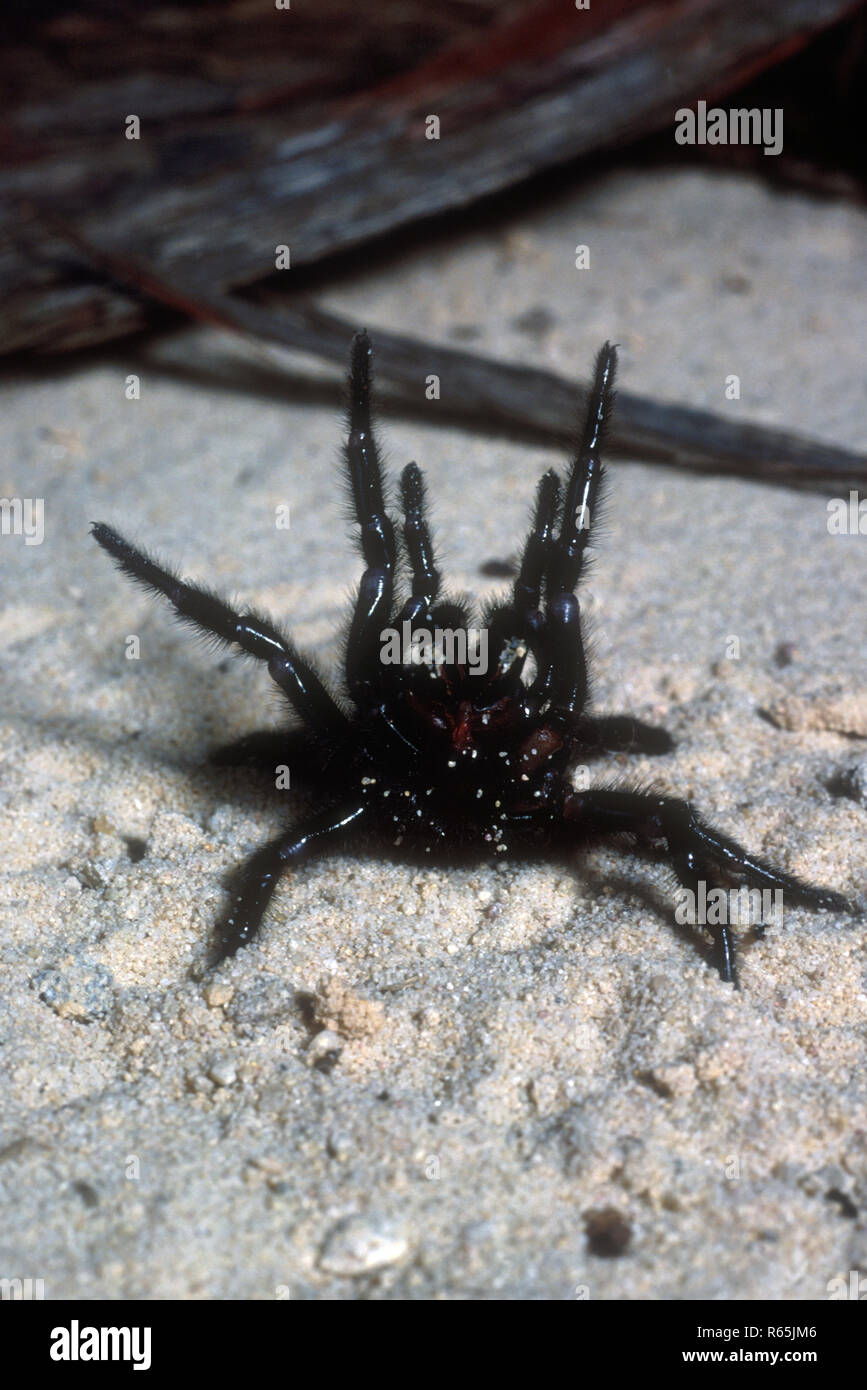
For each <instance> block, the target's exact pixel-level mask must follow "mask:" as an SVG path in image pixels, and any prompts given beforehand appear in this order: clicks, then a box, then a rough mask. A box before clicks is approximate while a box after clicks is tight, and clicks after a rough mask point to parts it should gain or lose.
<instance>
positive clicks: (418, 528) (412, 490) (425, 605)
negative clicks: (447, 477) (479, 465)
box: [399, 463, 441, 623]
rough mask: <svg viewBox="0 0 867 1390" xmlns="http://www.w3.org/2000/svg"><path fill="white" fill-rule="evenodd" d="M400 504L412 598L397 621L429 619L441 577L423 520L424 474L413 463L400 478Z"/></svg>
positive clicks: (424, 513)
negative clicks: (410, 576)
mask: <svg viewBox="0 0 867 1390" xmlns="http://www.w3.org/2000/svg"><path fill="white" fill-rule="evenodd" d="M400 494H401V500H402V502H403V514H404V523H403V538H404V544H405V546H406V553H407V556H408V558H409V563H410V568H411V571H412V597H411V598H410V599H409V600H408V601H407V602H406V603H405V604H404V606H403V609H402V610H401V614H400V619H399V621H400V622H404V621H406V620H408V621H409V622H411V623H414V622H416V621H417V620H420V621H422V622H424V623H427V621H428V620H429V619H430V610H431V606H432V604H433V603H434V600H435V599H436V598H438V597H439V592H440V584H441V576H440V571H439V569H438V567H437V562H436V556H435V554H434V548H433V541H432V539H431V533H430V527H429V525H428V520H427V507H426V498H425V486H424V475H423V474H422V471H421V469H420V468H419V466H418V464H417V463H408V464H407V466H406V468H405V469H404V470H403V472H402V474H401V475H400Z"/></svg>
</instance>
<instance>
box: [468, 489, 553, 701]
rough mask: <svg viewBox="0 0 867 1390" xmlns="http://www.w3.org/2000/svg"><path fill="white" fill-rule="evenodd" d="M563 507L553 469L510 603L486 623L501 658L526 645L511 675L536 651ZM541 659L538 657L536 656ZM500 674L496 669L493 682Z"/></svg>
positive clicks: (538, 501) (539, 493)
mask: <svg viewBox="0 0 867 1390" xmlns="http://www.w3.org/2000/svg"><path fill="white" fill-rule="evenodd" d="M559 503H560V479H559V478H558V476H557V474H556V473H555V472H554V470H553V468H551V469H549V470H548V472H547V473H545V474H544V475H543V477H542V478H541V479H540V481H539V486H538V488H537V489H536V503H535V507H534V510H533V520H532V522H531V524H530V532H529V535H528V536H527V539H526V541H525V542H524V550H523V554H522V556H521V563H520V567H519V569H518V574H517V577H516V579H515V583H514V585H513V587H512V595H511V600H510V601H509V602H506V603H502V604H498V605H497V606H495V607H493V608H491V609H489V611H488V614H487V618H486V622H487V626H488V630H489V641H490V646H491V651H492V652H494V653H496V654H497V656H500V655H501V654H502V653H503V651H504V648H505V647H506V644H507V643H509V642H510V641H513V642H514V641H517V642H518V643H523V644H524V646H525V647H526V650H525V651H523V652H522V653H519V652H515V653H514V654H513V659H512V661H511V663H510V665H509V667H508V672H509V675H514V677H515V678H518V677H520V674H521V671H522V670H523V668H524V663H525V661H526V659H527V652H528V651H529V650H530V649H534V650H535V646H536V639H537V637H538V634H539V631H540V629H541V627H542V624H543V617H542V613H541V611H540V604H541V602H542V584H543V581H544V578H545V571H546V569H547V566H548V560H549V551H550V546H551V539H552V536H553V532H554V523H555V521H556V519H557V509H558V507H559ZM536 654H537V656H538V653H536ZM497 676H498V671H497V669H496V668H495V669H494V672H493V675H492V680H493V681H495V680H496V679H497Z"/></svg>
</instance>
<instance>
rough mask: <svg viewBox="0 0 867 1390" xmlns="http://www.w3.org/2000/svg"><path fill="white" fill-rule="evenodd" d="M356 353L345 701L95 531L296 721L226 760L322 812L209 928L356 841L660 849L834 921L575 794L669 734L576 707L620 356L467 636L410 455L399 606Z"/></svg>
mask: <svg viewBox="0 0 867 1390" xmlns="http://www.w3.org/2000/svg"><path fill="white" fill-rule="evenodd" d="M370 355H371V349H370V343H369V340H368V338H367V335H366V334H365V333H359V334H358V335H357V336H356V338H355V340H354V342H353V345H352V357H351V369H350V380H349V398H350V409H349V438H348V440H347V444H346V462H347V467H348V474H349V481H350V487H351V493H352V504H353V511H354V515H355V518H356V520H357V522H358V525H359V527H360V544H361V552H362V556H363V559H364V565H365V568H364V572H363V574H362V577H361V583H360V585H359V590H358V595H357V599H356V602H355V607H354V611H353V615H352V619H351V623H350V627H349V634H348V638H347V642H346V656H345V686H346V691H345V694H346V697H348V698H347V699H346V700H338V699H337V698H336V697H335V696H334V695H333V694H332V693H331V692H330V691H329V690H328V688H327V686H326V684H325V683H324V681H323V680H322V678H321V677H320V676H319V674H318V673H317V672H316V670H315V668H314V666H313V665H312V664H311V662H310V661H309V660H308V659H307V658H306V657H304V656H302V654H301V653H300V652H299V651H298V650H297V648H296V647H295V646H294V644H293V643H292V642H291V641H290V640H289V639H288V638H286V637H284V636H283V635H282V634H281V633H280V632H279V631H278V629H277V628H276V627H275V626H274V625H273V624H272V623H271V622H269V621H268V620H267V619H266V618H263V617H261V616H259V615H258V614H256V613H252V612H244V613H236V612H234V611H233V610H232V609H231V608H229V607H228V606H227V605H226V604H225V603H224V602H223V601H222V600H221V599H219V598H217V597H216V596H215V595H214V594H212V593H210V592H209V591H207V590H206V589H203V588H201V587H199V586H196V585H192V584H188V583H186V582H185V581H183V580H181V579H179V578H178V577H177V576H176V575H174V574H172V573H171V572H170V571H168V570H165V569H163V568H161V567H160V566H159V565H157V564H156V562H155V561H154V560H153V559H151V558H150V557H149V556H148V555H146V554H144V553H143V552H142V551H140V550H137V549H136V548H135V547H134V546H132V545H130V544H129V542H128V541H126V540H124V539H123V537H122V536H120V535H118V533H117V532H116V531H114V530H112V528H111V527H109V526H105V525H103V524H102V523H99V524H97V525H95V526H94V527H93V534H94V536H95V538H96V540H97V541H98V542H99V543H100V545H101V546H103V547H104V548H105V549H106V550H107V551H108V552H109V554H110V555H111V556H112V558H113V559H114V560H115V561H116V562H117V564H118V565H119V566H120V568H121V569H122V570H123V571H124V572H125V573H126V574H128V575H130V577H131V578H133V579H134V580H137V581H138V582H140V583H141V584H143V585H144V586H145V587H146V588H148V589H152V590H156V591H157V592H159V593H161V594H163V595H164V596H165V597H166V598H167V599H168V600H169V602H170V603H171V604H172V606H173V607H174V609H175V612H176V614H177V615H178V617H180V618H181V619H183V620H185V621H187V622H190V623H192V624H193V625H194V626H196V627H198V628H200V629H203V630H204V631H205V632H207V633H210V634H212V635H213V636H216V637H217V638H219V639H220V640H222V641H223V642H225V643H227V644H234V645H236V646H237V647H239V648H240V649H241V650H242V651H244V652H246V653H248V654H249V655H251V656H254V657H258V658H259V659H260V660H262V661H264V662H266V664H267V666H268V671H269V673H270V675H271V676H272V678H273V680H274V681H275V682H276V683H277V685H278V686H279V688H280V689H281V691H282V692H283V694H284V695H285V696H286V698H287V700H288V702H289V705H290V706H291V708H292V710H293V711H294V713H295V714H296V715H297V716H299V718H300V720H301V722H302V725H303V727H302V729H300V730H297V729H294V730H291V731H289V732H287V733H283V734H272V733H268V734H259V735H252V736H250V737H249V738H247V739H244V740H242V741H241V743H240V744H237V745H234V746H233V748H232V749H231V750H228V756H229V757H230V758H235V759H242V758H243V759H250V760H259V761H263V762H264V763H266V764H268V765H270V766H271V767H272V768H273V767H274V766H276V765H282V764H286V763H288V764H289V765H290V767H291V768H292V771H293V772H297V773H299V774H301V775H302V776H304V775H306V776H307V777H308V779H309V780H311V782H312V783H313V784H314V785H315V786H316V787H317V788H318V790H319V791H320V793H321V799H322V809H321V810H319V812H318V813H316V814H314V815H313V816H312V817H311V818H310V819H309V820H307V821H305V822H303V823H302V824H300V825H293V826H292V828H291V829H289V830H287V831H286V832H285V833H284V834H283V835H281V836H279V838H277V839H276V840H274V841H272V842H271V843H270V844H267V845H265V846H264V847H263V848H262V849H260V850H258V851H257V852H256V854H254V855H253V856H252V858H251V859H250V861H249V862H248V864H247V865H246V866H245V869H244V871H243V877H242V882H241V886H240V891H239V892H238V894H237V895H236V896H235V898H234V900H233V903H232V907H231V909H230V912H229V914H228V916H227V917H226V919H225V921H224V923H223V924H222V926H221V928H220V930H219V933H218V952H217V954H218V956H219V957H220V958H222V957H225V956H228V955H232V954H233V953H234V952H235V951H237V950H238V948H239V947H240V946H243V945H244V944H246V943H247V942H248V941H250V939H251V938H252V937H253V935H254V934H255V932H256V931H257V930H258V928H259V925H260V923H261V920H262V917H263V915H264V912H265V909H266V907H267V905H268V902H269V900H270V898H271V895H272V893H273V891H274V888H275V886H276V883H277V881H278V879H279V877H280V875H281V874H282V873H283V872H284V871H285V870H286V869H288V868H290V867H292V866H294V865H296V864H299V863H300V862H302V861H303V860H304V859H307V858H309V857H310V856H311V855H312V854H315V853H318V852H319V850H320V849H325V848H327V847H329V846H340V845H347V844H350V843H352V840H353V838H354V837H355V835H356V834H357V833H359V832H361V831H362V830H363V831H364V832H365V835H366V840H367V842H368V843H370V842H371V841H372V840H376V839H379V840H380V841H381V842H382V843H383V844H384V845H388V846H402V847H403V850H402V852H403V853H406V854H414V855H415V854H430V855H432V856H441V855H442V854H443V853H448V852H451V851H453V850H455V849H457V848H461V849H463V850H467V851H469V852H471V853H477V854H481V855H490V856H491V857H492V858H496V857H498V856H502V855H507V854H509V853H516V854H526V853H528V852H533V851H536V852H538V851H539V849H540V848H544V847H546V846H547V847H550V848H552V849H553V848H555V847H556V848H557V849H558V850H567V849H568V848H570V847H574V846H575V845H577V844H578V843H579V842H582V841H587V840H590V839H593V838H598V837H600V836H604V835H611V834H616V833H626V834H629V835H631V836H632V837H633V838H634V839H635V840H637V841H638V842H639V844H641V845H643V846H645V847H659V848H662V849H664V850H665V852H666V853H667V854H668V856H669V858H670V860H671V862H672V865H673V867H674V869H675V872H676V873H677V876H678V878H679V880H680V882H681V884H682V885H683V886H684V887H686V888H688V889H689V890H691V891H692V892H694V893H695V894H696V897H697V898H699V899H700V898H702V896H703V897H704V899H705V900H706V897H707V890H708V887H717V886H718V885H720V883H721V882H727V881H736V882H741V883H745V884H747V885H749V887H750V888H752V889H760V890H772V891H775V892H782V893H783V894H785V895H786V896H787V897H788V899H789V901H791V902H794V903H801V904H804V905H807V906H813V907H818V908H827V909H836V910H838V911H844V910H846V909H847V903H846V900H845V898H843V897H842V896H841V895H840V894H839V893H834V892H831V891H830V890H826V889H823V888H817V887H813V886H812V885H810V884H807V883H804V882H802V881H801V880H799V879H797V878H795V877H793V876H792V875H790V874H786V873H783V872H781V871H780V870H777V869H774V868H772V867H771V866H770V865H769V864H766V863H764V862H762V861H761V860H759V859H757V858H755V857H754V856H751V855H749V854H747V852H746V851H745V850H744V849H742V848H741V846H740V845H738V844H737V843H736V842H735V841H734V840H730V839H728V838H727V837H726V836H724V835H721V834H720V833H719V832H718V831H716V830H713V829H711V828H710V827H709V826H708V825H707V824H706V823H705V822H704V821H702V820H701V819H700V818H699V817H698V816H697V815H696V814H695V812H694V811H693V810H692V808H691V807H690V805H689V804H688V803H687V802H686V801H683V800H680V799H678V798H676V797H668V796H659V795H655V794H652V793H649V792H646V791H642V792H640V791H634V790H625V789H622V788H612V787H608V788H599V789H590V790H583V791H577V790H575V788H574V786H573V782H572V780H570V776H569V770H570V768H571V767H574V766H575V765H576V764H579V763H584V762H585V761H589V760H590V759H592V758H593V757H594V755H598V754H599V753H600V752H604V751H606V750H618V751H626V752H642V753H663V752H666V751H668V750H669V749H670V748H671V747H672V746H673V745H672V742H671V739H670V738H669V736H668V734H666V733H665V732H664V730H661V729H654V728H651V727H649V726H647V725H644V724H640V723H638V722H637V721H636V720H633V719H630V718H629V717H627V716H613V717H593V716H591V715H589V714H588V713H587V710H586V706H587V695H588V689H587V666H586V659H585V650H584V643H583V640H582V631H581V611H580V606H579V603H578V599H577V598H576V596H575V589H576V587H577V586H578V583H579V580H580V578H581V574H582V569H583V567H584V562H585V557H586V550H587V545H588V542H589V539H590V536H591V533H592V523H593V519H594V517H595V515H596V511H597V503H598V500H599V492H600V485H601V482H602V464H601V459H600V444H601V439H602V435H603V431H604V427H605V422H606V419H607V416H608V414H609V412H610V409H611V405H612V400H613V395H612V388H613V382H614V372H615V366H616V353H615V350H614V348H613V347H611V346H610V345H609V344H607V343H606V345H605V346H604V347H603V348H602V350H601V352H600V353H599V356H598V358H597V361H596V369H595V373H594V378H593V383H592V387H591V389H590V393H589V398H588V406H587V412H586V416H585V423H584V427H583V431H582V434H581V438H580V442H579V445H578V448H577V451H576V455H575V459H574V461H573V463H572V465H571V468H570V471H569V476H568V478H567V480H566V484H565V487H564V486H563V485H562V484H561V481H560V479H559V478H558V476H557V474H556V473H555V472H554V471H553V470H552V471H550V472H548V473H546V474H545V476H544V477H543V478H542V479H541V481H540V483H539V486H538V491H537V495H536V505H535V510H534V513H533V518H532V523H531V526H530V533H529V535H528V537H527V540H526V543H525V546H524V550H523V554H522V558H521V562H520V568H519V571H518V575H517V578H516V579H515V582H514V585H513V587H512V591H511V593H510V595H509V596H508V597H507V598H506V599H505V601H503V602H501V603H498V604H495V605H494V606H492V607H491V608H489V609H488V610H487V612H486V613H485V614H484V615H483V616H482V618H481V621H480V622H479V624H478V625H477V626H473V624H472V621H471V615H470V614H469V613H468V611H467V610H466V608H465V606H464V605H462V604H460V603H457V602H455V601H453V600H447V599H444V598H443V597H442V594H441V579H440V573H439V570H438V568H437V564H436V560H435V557H434V551H433V546H432V542H431V536H430V530H429V527H428V523H427V519H426V508H425V493H424V482H423V479H422V474H421V471H420V469H419V468H418V466H417V464H415V463H410V464H408V465H407V467H406V468H405V469H404V471H403V474H402V476H401V481H400V490H401V503H402V510H403V528H402V538H403V553H404V556H405V560H406V564H407V567H408V571H409V576H410V593H409V595H407V596H405V597H404V599H403V602H399V601H398V600H397V598H396V593H395V590H396V587H397V582H396V581H397V568H398V540H397V535H396V532H395V527H394V523H393V522H392V520H391V518H390V516H389V513H388V509H387V503H386V500H385V496H384V491H383V479H382V470H381V467H380V462H379V456H378V452H377V446H376V441H375V438H374V435H373V432H372V429H371V420H370ZM710 930H711V933H712V935H713V939H714V952H715V960H716V963H717V965H718V967H719V970H720V974H721V975H722V977H723V979H725V980H729V981H733V982H736V968H735V957H734V939H733V936H732V933H731V931H730V930H729V924H728V923H727V922H724V921H723V922H713V923H712V924H711V926H710Z"/></svg>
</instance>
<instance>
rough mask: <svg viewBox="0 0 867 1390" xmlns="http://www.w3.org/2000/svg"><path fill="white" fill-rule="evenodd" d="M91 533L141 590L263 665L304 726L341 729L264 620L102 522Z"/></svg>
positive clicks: (317, 682)
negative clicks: (191, 579)
mask: <svg viewBox="0 0 867 1390" xmlns="http://www.w3.org/2000/svg"><path fill="white" fill-rule="evenodd" d="M91 532H92V535H93V538H94V540H96V541H98V542H99V544H100V545H101V546H102V548H103V550H106V551H107V552H108V554H109V555H110V556H111V558H112V559H113V560H114V562H115V564H116V565H117V566H118V568H119V569H121V570H122V571H123V572H124V574H128V575H129V576H130V578H131V579H133V580H135V582H136V583H138V584H141V585H142V586H143V587H144V588H145V589H152V590H154V591H155V592H156V593H158V594H162V595H163V596H164V597H165V598H167V599H168V601H169V603H170V604H171V605H172V607H173V608H174V610H175V613H176V614H177V616H178V617H179V618H181V619H182V620H183V621H184V622H188V623H192V624H193V625H194V626H195V627H198V628H202V629H203V631H205V632H209V633H211V634H212V635H213V636H214V637H216V638H218V639H219V641H220V642H225V643H227V644H231V643H234V644H235V645H236V646H238V647H240V648H241V650H242V651H244V652H246V653H247V654H248V655H249V656H255V657H257V658H258V659H259V660H260V661H265V662H267V664H268V673H269V675H270V676H271V678H272V680H274V681H275V682H276V684H277V685H278V686H279V687H280V689H281V690H282V691H283V693H284V695H286V697H287V699H288V700H289V702H290V704H291V705H292V706H293V708H294V709H295V710H296V711H297V713H298V714H299V715H300V716H301V718H302V719H304V720H305V721H306V722H307V723H309V724H310V725H311V726H313V727H314V728H318V729H330V730H334V729H335V728H338V727H340V726H345V725H346V722H347V721H346V716H345V715H344V713H343V711H342V710H341V709H340V708H339V706H338V705H337V704H336V703H335V701H334V699H333V697H332V695H331V694H330V693H329V691H328V690H327V689H326V687H325V685H324V684H323V682H322V681H321V679H320V678H319V676H318V675H317V673H316V671H315V670H314V668H313V666H312V665H311V664H310V662H308V661H307V660H306V659H305V658H304V657H303V656H302V655H301V653H300V652H299V651H298V650H297V648H296V647H295V646H294V645H293V643H292V642H290V641H289V640H288V639H287V638H285V637H283V636H281V634H280V633H279V632H277V630H276V628H274V627H273V626H272V625H271V623H269V622H268V621H267V619H265V618H262V617H260V616H259V615H258V614H256V613H251V612H244V613H236V612H235V611H234V609H232V608H230V607H229V605H228V604H227V603H224V602H223V600H222V599H220V598H217V596H216V594H212V593H211V592H210V591H209V590H207V589H203V588H201V587H199V586H198V585H196V584H188V583H186V581H185V580H183V579H181V578H179V576H178V575H176V574H173V573H172V571H171V570H167V569H163V568H162V566H161V565H158V564H157V562H156V561H155V560H154V559H152V557H151V556H150V555H147V554H146V553H145V552H144V551H143V550H137V549H136V547H135V546H134V545H131V544H130V542H129V541H127V540H124V538H123V536H121V535H119V534H118V532H117V531H115V530H114V529H113V528H112V527H111V526H106V525H105V524H104V523H103V522H95V523H94V524H93V526H92V527H91Z"/></svg>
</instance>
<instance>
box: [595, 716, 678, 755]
mask: <svg viewBox="0 0 867 1390" xmlns="http://www.w3.org/2000/svg"><path fill="white" fill-rule="evenodd" d="M576 735H577V739H578V740H579V741H580V743H581V745H582V746H581V753H582V756H583V755H584V754H585V753H587V754H590V755H592V754H599V753H644V754H647V755H649V756H651V757H656V756H658V755H659V754H661V753H670V752H671V751H672V749H673V748H675V747H676V745H675V742H674V739H673V738H672V737H671V734H670V733H669V732H668V730H667V729H660V728H657V727H656V726H655V725H653V724H642V722H641V720H640V719H633V718H632V716H631V715H628V714H601V715H593V716H591V717H589V718H583V719H582V720H581V722H580V724H579V725H578V728H577V730H576ZM585 745H586V746H585Z"/></svg>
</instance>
